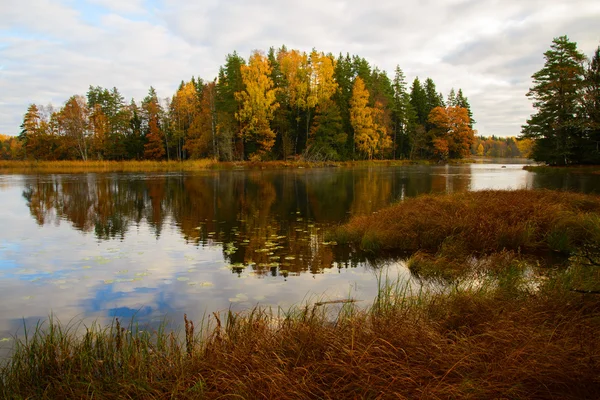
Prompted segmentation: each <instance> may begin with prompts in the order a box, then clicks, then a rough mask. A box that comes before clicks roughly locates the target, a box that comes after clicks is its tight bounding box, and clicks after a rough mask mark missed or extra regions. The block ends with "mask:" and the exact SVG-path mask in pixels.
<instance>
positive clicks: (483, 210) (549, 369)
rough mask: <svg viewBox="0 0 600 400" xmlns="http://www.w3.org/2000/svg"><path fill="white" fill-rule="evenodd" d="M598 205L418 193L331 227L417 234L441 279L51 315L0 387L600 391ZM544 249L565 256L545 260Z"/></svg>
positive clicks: (373, 245) (3, 373) (71, 393)
mask: <svg viewBox="0 0 600 400" xmlns="http://www.w3.org/2000/svg"><path fill="white" fill-rule="evenodd" d="M598 221H600V196H597V195H583V194H575V193H567V192H560V191H548V190H542V191H525V190H516V191H484V192H472V193H459V194H450V195H447V194H440V195H422V196H420V197H417V198H414V199H410V200H406V201H405V202H403V203H399V204H396V205H392V206H390V207H388V208H386V209H385V210H382V211H381V212H378V213H377V214H372V215H369V216H363V217H356V218H353V219H352V220H351V221H349V222H348V223H347V224H345V225H343V226H341V227H340V228H339V229H338V230H336V231H335V232H332V235H335V236H334V238H336V239H337V240H339V241H342V240H343V241H346V242H348V243H353V244H354V245H355V246H360V247H361V248H363V249H364V250H370V251H373V252H380V251H385V250H386V249H406V250H410V251H411V252H412V253H413V257H412V258H411V259H410V260H409V269H410V270H411V272H412V273H413V274H414V275H415V276H417V277H419V278H420V279H423V280H424V281H426V282H431V283H432V284H433V286H432V288H431V290H423V291H419V292H418V293H413V292H411V291H410V289H409V288H408V287H407V286H406V285H405V284H404V282H402V281H387V280H386V279H385V278H384V277H383V276H381V280H380V281H379V292H378V294H377V296H376V298H375V299H374V300H373V302H372V303H371V306H370V307H366V308H362V307H361V306H359V305H358V304H357V303H355V301H356V299H350V298H349V299H347V300H345V301H342V302H339V303H335V304H334V303H332V302H320V303H319V302H318V301H317V302H315V303H312V304H309V303H306V304H301V305H298V306H296V307H293V308H291V309H289V310H281V309H278V310H272V309H266V308H261V307H255V308H253V309H248V310H246V311H243V312H240V313H234V312H232V311H231V310H230V311H228V312H224V313H213V314H212V315H208V316H207V317H206V319H204V320H202V321H199V322H200V324H199V326H195V325H194V323H193V322H192V321H189V320H188V319H187V317H184V326H183V327H182V330H181V331H180V332H179V333H178V331H176V330H170V329H167V328H166V326H165V325H163V326H160V327H158V328H156V329H148V330H145V329H144V328H143V327H141V326H138V325H137V324H135V323H134V322H133V321H132V323H131V324H130V325H128V326H125V325H122V324H121V322H120V321H119V320H118V319H115V320H114V321H113V323H112V324H111V325H107V326H98V325H91V326H86V325H84V324H83V323H82V322H75V323H69V324H67V325H61V324H60V323H59V322H58V321H54V320H52V317H50V319H49V320H48V321H46V322H43V323H40V324H38V325H37V326H36V329H34V330H33V332H29V336H28V338H27V340H25V339H23V338H18V337H14V338H13V340H12V341H11V342H10V345H11V346H12V349H13V355H12V357H11V358H10V359H9V360H8V361H7V362H6V363H4V364H0V397H6V398H13V397H16V398H89V397H91V396H92V395H93V397H99V398H118V397H128V398H167V397H174V398H218V397H242V398H281V399H288V398H293V399H304V398H353V397H357V396H358V397H361V398H383V397H390V396H393V397H397V398H500V397H509V398H539V399H553V398H565V399H576V398H592V397H594V396H596V395H597V393H598V391H600V378H599V375H598V372H597V371H598V368H600V342H599V341H598V340H597V332H598V331H600V319H599V318H598V315H600V296H598V294H599V293H600V223H598ZM402 227H403V229H401V228H402ZM538 250H548V251H552V252H555V253H556V254H560V255H562V257H563V258H564V260H566V263H567V264H566V265H564V266H562V267H557V266H554V265H540V263H539V258H536V256H535V253H536V252H537V251H538ZM439 284H443V285H442V286H440V288H439V289H438V290H435V288H436V287H437V286H439ZM436 285H437V286H436ZM446 289H450V290H446ZM361 300H366V301H368V300H370V299H361Z"/></svg>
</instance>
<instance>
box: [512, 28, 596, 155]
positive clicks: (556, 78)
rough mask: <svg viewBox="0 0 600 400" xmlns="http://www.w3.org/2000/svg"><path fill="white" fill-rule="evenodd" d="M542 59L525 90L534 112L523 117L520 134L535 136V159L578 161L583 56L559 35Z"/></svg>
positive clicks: (574, 45)
mask: <svg viewBox="0 0 600 400" xmlns="http://www.w3.org/2000/svg"><path fill="white" fill-rule="evenodd" d="M544 58H545V60H546V61H545V63H544V67H543V68H542V69H541V70H539V71H538V72H536V73H535V74H533V76H532V78H533V87H532V88H531V89H530V90H529V92H528V93H527V97H529V98H532V99H533V106H534V107H535V108H536V109H537V112H536V113H535V114H533V115H532V116H531V118H530V119H528V120H527V125H524V126H523V129H522V133H523V136H524V137H527V138H533V139H536V145H535V148H534V152H533V157H534V159H535V160H537V161H546V162H549V163H551V164H561V165H566V164H571V163H573V162H578V161H579V159H578V155H577V154H576V152H575V149H576V144H577V143H578V142H579V141H580V140H579V139H580V129H579V128H578V126H577V113H578V103H579V99H580V96H581V89H582V86H583V72H584V71H583V61H584V60H585V56H584V55H583V54H582V53H580V52H579V51H578V50H577V44H576V43H574V42H571V41H569V39H568V38H567V37H566V36H560V37H558V38H555V39H554V40H553V41H552V46H551V47H550V50H548V51H546V52H545V53H544Z"/></svg>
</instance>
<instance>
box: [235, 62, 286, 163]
mask: <svg viewBox="0 0 600 400" xmlns="http://www.w3.org/2000/svg"><path fill="white" fill-rule="evenodd" d="M241 72H242V80H243V81H244V85H245V86H246V90H244V91H241V92H237V93H236V94H235V97H236V99H237V100H238V101H239V102H240V103H241V105H242V106H241V109H240V111H239V112H237V113H236V118H237V119H238V120H239V121H240V122H242V124H243V125H244V126H243V128H242V135H243V136H244V139H245V140H249V139H253V140H255V141H256V143H257V144H258V146H259V153H260V154H264V153H267V152H269V151H270V150H271V148H272V147H273V145H274V144H275V132H273V130H272V129H271V127H270V125H269V122H270V121H271V120H272V119H273V113H274V112H275V110H276V109H277V108H278V107H279V103H278V102H277V101H276V98H275V96H276V89H274V88H273V80H272V79H271V78H270V75H271V66H270V65H269V61H268V59H267V58H266V57H265V56H264V55H263V54H262V53H261V52H259V51H255V52H254V53H252V55H251V56H250V60H249V61H248V65H242V67H241Z"/></svg>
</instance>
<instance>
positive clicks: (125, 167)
mask: <svg viewBox="0 0 600 400" xmlns="http://www.w3.org/2000/svg"><path fill="white" fill-rule="evenodd" d="M457 162H466V161H464V160H462V161H458V160H457ZM428 163H429V162H428V161H423V160H421V161H409V160H371V161H339V162H335V161H323V162H321V161H318V162H315V161H304V160H302V159H296V160H290V161H231V162H221V161H215V160H211V159H202V160H186V161H148V160H146V161H3V160H0V173H19V174H23V173H25V174H27V173H85V172H171V171H173V172H174V171H197V170H205V169H242V170H246V169H252V170H254V169H288V168H325V167H367V166H375V167H377V166H380V167H387V166H401V165H412V164H428Z"/></svg>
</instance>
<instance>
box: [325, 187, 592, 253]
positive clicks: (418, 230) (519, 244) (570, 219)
mask: <svg viewBox="0 0 600 400" xmlns="http://www.w3.org/2000/svg"><path fill="white" fill-rule="evenodd" d="M332 236H333V238H334V239H335V240H336V241H338V242H340V243H348V242H350V243H356V244H357V245H359V246H360V247H361V248H362V249H363V250H372V251H377V250H402V251H410V252H413V251H418V250H420V251H427V252H438V253H440V254H446V255H448V256H456V255H460V254H469V255H471V254H489V253H492V252H497V251H502V250H514V251H521V252H537V251H540V250H541V251H543V250H553V251H557V252H563V253H565V254H568V253H570V252H571V251H573V250H574V249H576V248H579V247H581V246H583V245H585V244H586V243H595V244H598V243H600V197H598V196H594V195H584V194H578V193H568V192H560V191H550V190H540V191H531V190H514V191H501V190H487V191H478V192H465V193H456V194H449V195H424V196H419V197H417V198H410V199H406V200H405V201H403V202H401V203H398V204H396V205H392V206H390V207H388V208H386V209H383V210H381V211H379V212H377V213H376V214H373V215H369V216H360V217H355V218H353V219H352V220H351V221H350V222H349V223H347V224H346V225H343V226H341V227H339V228H338V229H337V230H336V231H335V232H334V233H333V235H332Z"/></svg>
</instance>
